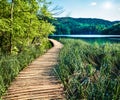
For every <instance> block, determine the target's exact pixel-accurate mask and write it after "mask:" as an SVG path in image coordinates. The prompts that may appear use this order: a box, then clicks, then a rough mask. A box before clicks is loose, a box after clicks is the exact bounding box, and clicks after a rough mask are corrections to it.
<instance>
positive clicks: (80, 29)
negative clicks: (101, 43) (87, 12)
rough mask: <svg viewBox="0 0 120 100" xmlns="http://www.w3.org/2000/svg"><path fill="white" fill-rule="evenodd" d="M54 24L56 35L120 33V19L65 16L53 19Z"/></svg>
mask: <svg viewBox="0 0 120 100" xmlns="http://www.w3.org/2000/svg"><path fill="white" fill-rule="evenodd" d="M53 25H55V27H56V28H55V29H56V32H55V34H56V35H80V34H82V35H86V34H87V35H88V34H89V35H93V34H96V35H120V21H113V22H111V21H107V20H103V19H95V18H71V17H63V18H57V19H56V20H55V21H53ZM111 30H112V31H111Z"/></svg>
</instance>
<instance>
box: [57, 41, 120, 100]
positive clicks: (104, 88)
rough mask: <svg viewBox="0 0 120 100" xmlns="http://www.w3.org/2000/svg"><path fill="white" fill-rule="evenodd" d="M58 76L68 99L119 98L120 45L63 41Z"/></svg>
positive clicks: (99, 99) (112, 99)
mask: <svg viewBox="0 0 120 100" xmlns="http://www.w3.org/2000/svg"><path fill="white" fill-rule="evenodd" d="M61 42H62V43H63V44H64V48H63V49H62V50H61V52H60V55H59V65H58V66H57V67H56V70H55V71H56V74H57V75H58V77H59V79H60V80H61V81H62V83H63V85H64V88H65V91H66V95H67V100H83V99H84V100H119V99H120V65H119V62H120V59H119V58H120V44H117V43H104V44H98V43H97V42H96V43H93V44H89V43H87V42H84V41H82V40H71V39H70V40H69V39H68V40H67V39H66V40H61Z"/></svg>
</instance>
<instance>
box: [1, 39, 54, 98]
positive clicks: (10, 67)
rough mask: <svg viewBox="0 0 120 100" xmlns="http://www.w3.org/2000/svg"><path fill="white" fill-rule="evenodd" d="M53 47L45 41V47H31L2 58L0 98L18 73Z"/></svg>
mask: <svg viewBox="0 0 120 100" xmlns="http://www.w3.org/2000/svg"><path fill="white" fill-rule="evenodd" d="M51 46H52V45H51V44H50V43H49V42H48V41H44V45H40V46H33V45H31V46H29V47H26V48H25V50H24V51H22V52H21V53H18V54H17V55H16V54H11V55H2V56H0V98H1V96H2V95H3V94H4V93H5V92H6V90H7V88H8V87H9V85H10V83H11V82H12V80H13V79H14V78H15V77H16V76H17V75H18V73H19V72H20V71H21V70H22V69H23V68H25V67H26V66H27V65H28V64H30V63H31V62H32V61H33V60H34V59H35V58H37V57H38V56H40V55H42V54H43V53H44V52H46V50H47V49H49V48H50V47H51Z"/></svg>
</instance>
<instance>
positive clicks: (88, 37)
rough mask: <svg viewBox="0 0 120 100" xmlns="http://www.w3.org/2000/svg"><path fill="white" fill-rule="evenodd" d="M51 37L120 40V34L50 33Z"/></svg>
mask: <svg viewBox="0 0 120 100" xmlns="http://www.w3.org/2000/svg"><path fill="white" fill-rule="evenodd" d="M49 38H73V39H85V40H92V41H95V40H107V41H112V42H120V35H50V36H49Z"/></svg>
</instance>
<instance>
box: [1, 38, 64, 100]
mask: <svg viewBox="0 0 120 100" xmlns="http://www.w3.org/2000/svg"><path fill="white" fill-rule="evenodd" d="M50 40H51V41H52V42H53V44H54V46H53V47H52V48H51V49H50V50H48V52H47V53H45V54H44V55H43V56H41V57H39V58H37V59H36V60H35V61H33V62H32V63H31V64H30V65H29V66H28V67H26V68H25V69H24V70H23V71H21V72H20V74H19V75H18V76H17V77H16V78H15V80H14V81H13V82H12V83H11V85H10V87H9V88H8V91H7V93H6V95H5V96H4V97H3V100H65V98H64V93H63V87H62V85H61V84H60V82H59V81H58V80H57V78H56V77H55V76H54V75H53V74H52V72H53V70H52V69H53V68H54V66H55V65H56V64H57V57H58V54H59V51H60V49H61V48H62V44H60V43H59V42H57V41H55V40H52V39H50Z"/></svg>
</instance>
